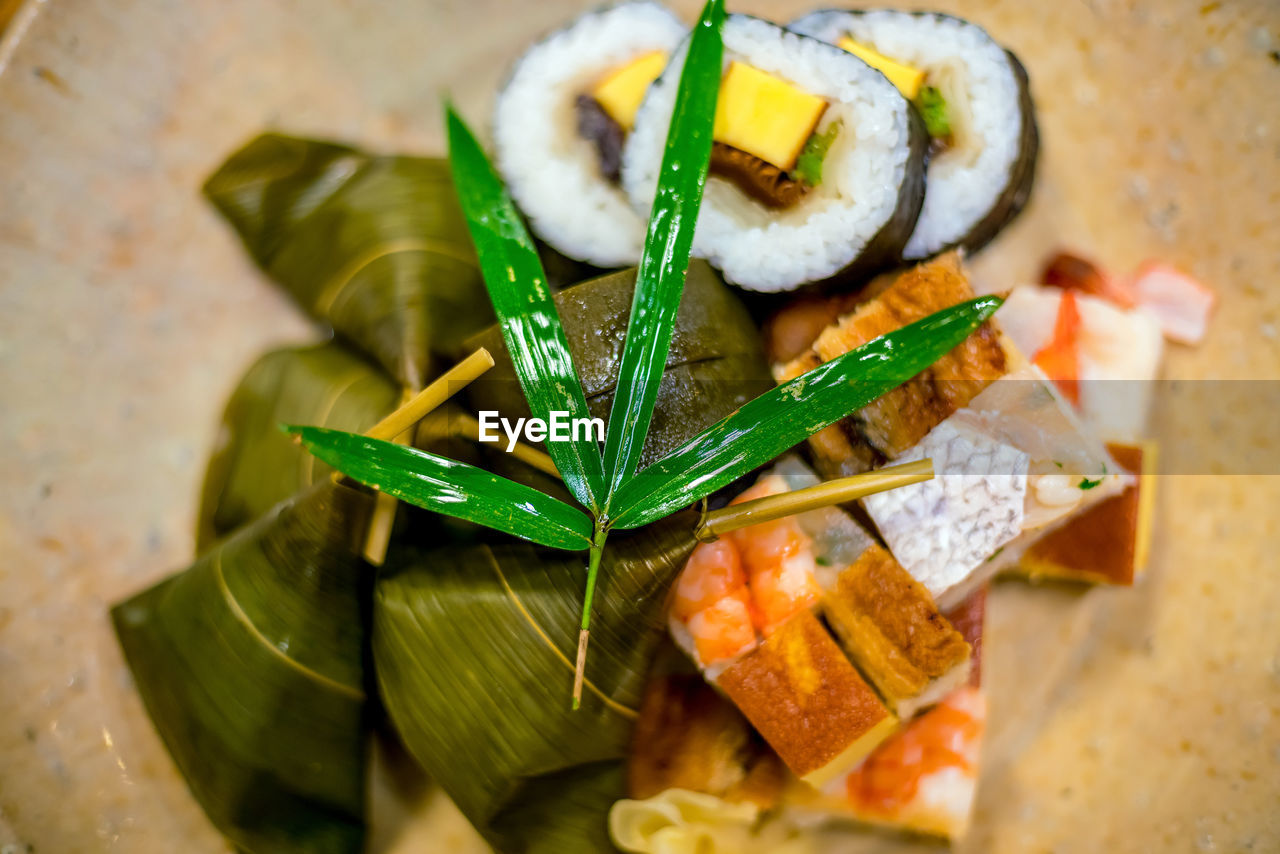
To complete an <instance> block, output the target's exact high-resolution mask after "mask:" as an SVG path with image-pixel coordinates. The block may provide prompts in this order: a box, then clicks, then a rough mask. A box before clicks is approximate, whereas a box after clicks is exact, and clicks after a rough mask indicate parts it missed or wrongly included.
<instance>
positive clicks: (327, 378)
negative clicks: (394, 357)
mask: <svg viewBox="0 0 1280 854" xmlns="http://www.w3.org/2000/svg"><path fill="white" fill-rule="evenodd" d="M399 399H400V389H399V387H398V386H397V385H396V384H395V383H394V382H393V381H392V380H391V378H390V377H388V376H387V375H386V374H384V373H382V372H381V371H379V370H378V369H377V368H376V367H374V366H373V365H372V364H370V363H369V362H367V361H365V360H364V359H362V358H360V357H359V356H357V355H355V354H354V353H351V352H350V351H348V350H347V349H346V348H344V347H343V346H342V345H341V344H339V343H337V342H329V343H326V344H321V345H318V346H312V347H290V348H285V349H281V350H275V351H273V352H270V353H267V354H266V355H265V356H263V357H262V358H260V359H258V361H257V362H255V363H254V364H253V366H252V367H250V368H249V370H248V372H247V373H246V374H245V375H244V377H243V378H242V379H241V380H240V383H239V385H237V386H236V390H235V391H234V392H233V393H232V395H231V399H230V400H229V401H228V402H227V407H226V409H225V410H224V411H223V415H222V427H221V430H220V433H219V436H218V443H217V447H216V448H215V449H214V452H213V455H212V457H211V458H210V459H209V466H208V468H207V469H206V470H205V478H204V488H203V491H202V496H201V502H200V515H199V521H198V523H197V528H196V552H197V553H200V552H203V551H204V550H205V549H206V548H208V546H209V545H211V544H212V543H213V542H214V541H215V540H217V539H219V538H221V537H224V536H226V535H227V534H229V533H230V532H231V531H233V530H235V529H237V528H239V527H240V526H241V525H245V524H248V523H249V522H252V521H253V520H254V519H257V518H258V517H259V516H261V515H262V514H264V513H266V512H267V511H268V510H270V509H271V508H272V507H274V506H276V505H277V504H279V503H280V502H281V501H284V500H285V499H286V498H289V497H290V496H292V495H294V494H295V493H297V492H298V491H299V490H301V489H303V488H305V487H308V486H310V485H311V484H313V483H318V482H320V481H321V480H323V479H324V478H326V477H328V476H329V475H330V474H331V473H332V469H331V468H330V467H329V466H327V465H326V464H324V463H322V462H320V461H319V460H317V459H316V458H315V457H314V456H312V455H311V454H309V453H307V452H306V451H305V450H303V448H302V447H301V446H300V445H298V443H296V442H294V441H293V440H292V438H291V437H290V436H288V435H286V434H285V433H283V432H282V431H281V430H280V429H279V427H280V425H282V424H312V425H315V426H318V427H330V428H333V429H335V430H348V431H351V432H354V433H363V432H364V431H365V430H368V429H369V428H370V427H372V426H373V425H374V424H376V423H377V422H378V421H379V419H381V418H382V417H383V416H385V415H387V414H388V413H390V412H391V411H392V410H393V409H394V408H395V406H396V404H397V402H398V401H399Z"/></svg>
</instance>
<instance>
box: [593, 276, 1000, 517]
mask: <svg viewBox="0 0 1280 854" xmlns="http://www.w3.org/2000/svg"><path fill="white" fill-rule="evenodd" d="M1003 302H1004V300H1003V299H1001V298H1000V297H995V296H988V297H978V298H976V299H971V300H968V301H966V302H962V303H959V304H957V305H953V306H951V307H950V308H946V309H943V310H942V311H939V312H937V313H935V314H931V315H929V316H928V317H926V318H924V319H923V320H918V321H916V322H915V323H912V324H910V325H908V326H904V327H902V328H901V329H899V330H897V331H895V332H890V333H889V334H887V335H883V336H881V337H879V338H876V339H874V340H872V341H869V342H867V343H866V344H863V345H862V346H861V347H857V348H855V349H853V350H850V351H849V352H848V353H845V354H844V355H842V356H840V357H838V358H836V359H833V360H831V361H830V362H826V363H825V364H822V365H819V366H818V367H816V368H814V369H813V370H811V371H809V372H808V373H805V374H802V375H800V376H798V377H796V378H795V379H793V380H791V381H790V382H786V383H783V384H782V385H780V386H778V387H777V388H775V389H773V390H771V391H769V392H766V393H765V394H762V395H760V396H759V397H757V398H756V399H755V400H752V401H751V402H749V403H747V404H746V405H744V406H743V407H742V408H741V409H739V410H738V411H737V412H735V413H733V414H732V415H730V416H729V417H728V418H725V419H724V420H722V421H720V422H719V423H718V424H715V425H713V426H712V427H710V428H708V429H707V430H705V431H703V432H702V433H701V434H700V435H698V436H695V437H694V438H693V439H690V440H689V441H688V442H686V443H685V444H684V445H683V446H681V447H680V448H678V449H676V450H675V451H673V452H672V453H670V454H668V455H667V456H666V457H664V458H663V459H661V460H659V461H658V462H656V463H654V464H653V465H651V466H649V467H648V468H647V469H645V470H644V471H643V472H641V473H640V474H638V475H636V476H635V477H634V478H632V479H631V480H630V481H628V482H627V483H626V484H625V485H624V486H623V487H622V489H620V490H619V491H618V494H617V495H616V496H615V498H614V506H615V516H614V518H613V526H614V527H615V528H624V529H625V528H637V527H639V526H641V525H646V524H648V523H649V522H652V521H654V520H656V519H661V518H662V517H663V516H667V515H669V514H670V513H672V512H674V511H675V510H677V509H679V508H682V507H687V506H688V505H689V504H691V503H692V502H694V501H697V500H698V499H699V498H702V497H704V496H706V495H709V494H711V493H712V492H714V491H715V490H717V489H719V488H720V487H722V486H725V485H726V484H729V483H732V482H733V481H734V480H736V479H737V478H739V477H741V476H742V475H744V474H746V473H747V472H749V471H751V470H752V469H755V468H757V467H758V466H760V465H763V464H764V463H766V462H768V461H769V460H772V459H773V458H774V457H776V456H778V455H779V454H781V453H782V452H784V451H786V450H787V449H788V448H791V447H792V446H794V445H796V444H798V443H800V442H802V441H804V440H805V439H806V438H808V437H809V436H811V435H813V434H814V433H816V432H818V431H819V430H821V429H823V428H825V427H827V426H829V425H831V424H834V423H835V422H837V421H839V420H840V419H841V418H844V417H846V416H847V415H848V414H849V413H850V412H853V411H855V410H857V409H861V408H862V407H864V406H866V405H867V404H868V403H871V402H872V401H873V400H875V399H876V398H878V397H880V396H882V395H883V394H885V393H886V392H888V391H891V390H892V389H893V388H895V387H897V386H899V385H901V384H902V383H903V382H905V381H906V380H907V379H908V378H910V377H913V376H915V375H916V374H918V373H920V372H921V371H923V370H924V369H925V368H927V367H928V366H929V365H931V364H933V363H934V362H936V361H937V360H938V359H939V358H941V357H942V356H943V355H945V354H946V353H947V352H949V351H950V350H951V349H952V348H954V347H955V346H956V345H957V344H959V343H960V342H961V341H963V340H964V339H965V338H967V337H968V336H969V334H970V333H971V332H973V330H975V329H977V328H978V326H980V325H981V324H982V322H983V321H984V320H986V319H987V318H988V317H990V316H991V315H992V314H993V313H994V312H995V310H996V309H997V308H999V307H1000V305H1001V304H1002V303H1003Z"/></svg>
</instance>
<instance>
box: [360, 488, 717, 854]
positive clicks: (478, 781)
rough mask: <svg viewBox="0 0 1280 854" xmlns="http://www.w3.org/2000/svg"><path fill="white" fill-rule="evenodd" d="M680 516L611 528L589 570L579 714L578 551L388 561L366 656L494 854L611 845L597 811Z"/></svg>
mask: <svg viewBox="0 0 1280 854" xmlns="http://www.w3.org/2000/svg"><path fill="white" fill-rule="evenodd" d="M696 519H697V517H696V514H695V513H694V512H693V511H686V512H684V513H681V514H677V515H676V516H673V517H671V518H669V519H666V520H663V521H662V522H659V523H656V524H654V525H651V526H649V527H647V528H643V529H640V530H638V531H635V532H619V533H615V534H614V535H613V536H612V537H610V540H609V548H608V549H606V550H605V552H604V558H603V563H602V565H601V568H600V580H599V586H598V588H597V591H596V606H595V617H594V619H593V620H592V625H591V655H590V656H589V657H588V659H587V668H586V682H585V690H584V691H583V697H582V707H581V708H580V709H578V710H577V711H574V710H572V709H571V708H570V704H569V696H570V690H571V688H572V685H573V676H574V660H573V656H574V650H575V648H576V647H577V642H578V630H579V620H580V618H581V603H582V585H583V579H584V577H585V574H586V572H585V570H586V567H585V557H584V555H582V554H574V553H564V552H553V551H548V550H543V549H538V548H535V547H533V546H530V545H527V544H523V543H516V542H514V541H511V542H508V543H505V544H500V545H483V546H474V547H470V548H463V549H458V548H444V549H436V550H432V551H422V550H408V549H401V550H399V551H398V552H397V551H393V554H392V555H391V556H390V557H389V558H388V562H387V565H386V567H385V569H384V573H383V576H382V577H381V578H380V579H379V581H378V587H377V590H376V592H375V595H374V632H373V654H374V664H375V671H376V673H377V677H378V684H379V689H380V692H381V695H382V698H383V703H384V704H385V706H386V708H387V711H388V712H389V713H390V715H391V719H392V722H393V723H394V724H395V727H396V729H397V731H398V732H399V733H400V736H401V738H402V739H403V740H404V742H405V744H406V745H407V747H408V748H409V751H410V752H411V753H412V754H413V756H414V757H415V758H416V759H417V760H418V762H419V763H421V764H422V766H423V767H424V768H425V769H426V770H427V772H428V773H429V774H430V775H431V776H432V777H433V778H434V779H435V780H436V781H437V782H438V783H439V784H440V785H441V786H443V787H444V789H445V791H446V792H447V793H448V795H449V796H450V797H451V798H452V799H453V801H454V802H455V803H456V804H457V805H458V806H459V807H460V808H461V810H462V812H463V813H464V814H465V815H466V816H467V818H468V819H469V820H470V821H471V822H472V823H473V824H474V825H475V826H476V828H477V829H479V830H480V832H481V833H483V834H484V836H485V837H486V838H487V839H488V841H489V842H490V843H491V844H493V845H494V846H495V847H496V848H497V849H498V850H499V851H504V852H505V851H521V852H546V853H547V854H572V852H579V851H581V852H595V851H612V850H613V848H612V846H611V844H610V843H609V841H608V833H607V827H606V815H607V813H608V810H609V807H610V805H611V804H612V803H613V801H615V800H617V799H618V798H619V797H621V796H623V793H624V792H625V785H624V770H623V764H624V759H625V756H626V753H627V749H628V744H629V740H630V737H631V729H632V725H633V723H634V721H635V719H636V715H637V709H638V708H639V703H640V698H641V693H642V691H643V688H644V680H645V676H646V674H647V671H648V667H649V664H650V660H651V657H652V655H653V653H654V651H655V650H656V649H657V646H658V644H659V643H660V642H661V640H662V631H663V611H664V608H663V605H664V602H665V598H666V594H667V589H668V586H669V584H670V582H671V580H672V579H673V578H674V577H675V575H676V573H678V572H679V569H680V567H681V566H682V565H683V563H684V561H685V560H686V559H687V557H688V555H689V553H690V552H691V551H692V549H693V545H694V540H693V529H694V525H695V523H696Z"/></svg>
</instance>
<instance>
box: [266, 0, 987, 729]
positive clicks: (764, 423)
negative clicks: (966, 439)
mask: <svg viewBox="0 0 1280 854" xmlns="http://www.w3.org/2000/svg"><path fill="white" fill-rule="evenodd" d="M723 18H724V9H723V0H709V2H708V3H707V5H706V7H705V8H704V10H703V13H702V17H701V19H700V21H699V24H698V26H697V27H695V29H694V33H693V36H692V38H691V42H690V48H689V51H688V54H687V56H686V61H685V66H684V68H683V69H682V75H681V81H680V82H681V93H680V95H679V96H678V106H677V115H676V117H675V118H673V121H672V127H671V131H670V135H669V137H668V148H667V154H666V156H665V157H664V171H663V177H662V179H661V181H660V187H659V191H658V194H657V196H656V197H655V202H654V207H653V220H654V221H653V222H651V223H650V227H649V231H648V239H647V243H646V249H645V254H644V259H645V261H644V263H643V265H642V267H641V270H640V271H639V278H638V281H637V287H636V294H635V297H634V298H633V303H632V314H631V326H629V328H628V332H627V340H626V345H625V350H624V354H623V361H622V366H621V373H620V378H619V382H618V385H617V388H618V391H617V396H616V397H615V401H614V407H613V412H612V413H611V415H613V416H616V417H611V419H610V424H609V428H608V431H607V438H606V454H605V457H604V458H602V457H601V454H600V449H599V447H598V446H597V445H596V444H595V443H594V442H592V441H591V440H589V439H583V440H579V441H574V442H549V443H548V450H549V451H550V454H551V457H552V459H553V461H554V463H555V467H556V469H557V470H558V471H559V472H560V474H561V476H562V477H563V479H564V481H565V484H566V485H567V486H568V487H569V489H570V491H571V493H572V494H573V496H574V497H575V498H576V499H577V500H578V501H579V502H580V503H581V504H582V505H583V506H584V507H586V508H587V509H588V513H583V512H582V511H581V510H579V509H576V508H573V507H571V506H569V505H567V504H565V503H563V502H561V501H558V500H556V499H554V498H551V497H550V496H548V495H546V494H545V493H542V492H539V491H537V490H534V489H531V488H529V487H525V486H523V485H521V484H517V483H514V482H512V481H509V480H506V479H505V478H501V477H497V476H495V475H491V474H489V473H487V472H484V471H482V470H480V469H476V468H474V467H472V466H467V465H464V464H462V463H457V462H454V461H452V460H448V459H445V458H443V457H438V456H436V455H433V454H429V453H426V452H423V451H419V450H415V449H412V448H405V447H401V446H397V445H393V444H390V443H387V442H377V441H375V440H371V439H367V438H365V437H362V436H356V435H352V434H340V433H335V432H334V431H327V430H321V429H318V428H292V431H293V432H296V433H299V434H300V436H301V438H302V440H303V442H304V444H306V446H307V447H308V448H309V449H311V450H312V452H313V453H315V454H316V455H317V456H319V457H320V458H321V459H323V460H325V461H326V462H328V463H329V464H330V465H332V466H333V467H334V468H337V469H338V470H340V471H343V472H345V473H346V474H347V475H349V476H351V477H353V478H354V479H356V480H359V481H361V482H364V483H366V484H369V485H372V486H375V487H377V488H380V489H383V490H384V491H386V492H388V493H389V494H392V495H395V496H397V497H399V498H401V499H403V500H406V501H409V502H410V503H413V504H417V505H418V506H421V507H425V508H427V509H430V510H435V511H437V512H440V513H443V514H446V515H451V516H456V517H459V518H463V519H469V520H471V521H474V522H477V523H479V524H482V525H487V526H489V527H491V528H495V529H497V530H500V531H503V532H506V533H509V534H512V535H514V536H517V537H522V538H524V539H527V540H531V541H533V542H536V543H540V544H543V545H547V546H552V547H555V548H562V549H570V550H581V549H587V550H588V561H587V567H586V574H587V581H586V590H585V595H584V601H583V612H582V623H581V631H580V634H579V643H578V656H577V659H578V660H577V668H576V670H577V672H576V674H575V689H574V701H573V705H574V708H577V707H578V702H579V696H580V692H581V687H582V675H583V667H584V662H585V659H586V651H587V641H588V638H589V624H590V616H591V606H592V598H593V595H594V591H595V582H596V576H597V573H598V571H599V567H600V566H601V557H602V555H603V553H604V548H605V541H606V539H607V537H608V534H609V532H610V531H611V530H612V529H613V528H635V527H640V526H642V525H645V524H648V523H650V522H653V521H656V520H658V519H660V518H662V517H664V516H667V515H670V514H671V513H673V512H675V511H676V510H679V509H681V508H683V507H685V506H687V505H689V504H691V503H693V502H694V501H696V500H697V499H699V498H702V497H705V496H706V495H708V494H709V493H711V492H713V491H714V490H716V489H718V488H720V487H722V486H724V485H726V484H728V483H730V482H731V481H733V480H735V479H736V478H738V477H740V476H742V475H744V474H746V473H748V472H749V471H751V470H752V469H755V468H757V467H759V466H760V465H763V464H764V463H766V462H768V461H770V460H772V459H774V458H775V457H777V456H778V455H779V454H781V453H782V452H784V451H786V450H787V449H789V448H791V447H792V446H794V445H796V444H798V443H800V442H801V441H803V440H804V439H806V438H807V437H808V436H810V435H812V434H813V433H815V432H817V431H818V430H821V429H823V428H824V427H826V426H829V425H830V424H832V423H834V422H836V421H838V420H840V419H841V418H844V417H846V416H848V415H849V414H850V413H852V412H854V411H856V410H857V409H860V408H861V407H863V406H866V405H867V404H869V403H870V402H872V401H873V400H875V399H876V398H878V397H880V396H882V395H883V394H885V393H886V392H888V391H890V390H892V389H893V388H895V387H896V386H898V385H900V384H901V383H903V382H905V381H907V380H908V379H910V378H911V377H913V376H915V375H916V374H918V373H920V371H922V370H924V369H925V368H926V367H928V366H929V365H930V364H932V363H933V362H935V361H936V360H937V359H938V358H939V357H941V356H942V355H944V354H945V353H947V352H948V351H950V350H951V349H952V348H953V347H955V346H956V345H957V344H959V343H960V342H961V341H962V340H963V339H964V338H965V337H967V336H968V335H969V334H970V333H971V332H972V331H973V330H974V329H976V328H977V327H978V326H979V325H980V324H981V323H982V322H983V321H984V320H986V319H987V318H988V317H989V316H990V315H991V314H992V313H993V312H994V311H995V309H996V308H998V307H999V305H1000V304H1001V300H1000V299H999V298H997V297H983V298H980V299H975V300H970V301H968V302H966V303H961V304H959V305H956V306H952V307H951V308H949V309H945V310H943V311H941V312H938V313H937V314H934V315H931V316H930V317H927V318H925V319H924V320H921V321H918V322H917V323H914V324H911V325H910V326H907V327H904V328H902V329H900V330H898V331H896V332H893V333H890V334H888V335H885V336H882V337H881V338H878V339H876V340H874V341H871V342H869V343H867V344H865V345H863V346H861V347H859V348H857V349H855V350H853V351H851V352H849V353H846V354H845V355H843V356H841V357H839V358H837V359H835V360H833V361H831V362H828V363H826V364H824V365H822V366H819V367H818V368H815V369H814V370H812V371H810V372H808V373H807V374H804V375H803V376H801V377H798V378H796V379H794V380H791V381H790V382H788V383H786V384H784V385H782V386H780V387H778V388H776V389H773V390H772V391H771V392H768V393H766V394H764V395H762V396H761V397H759V398H756V399H755V400H753V401H751V402H750V403H747V404H746V405H744V406H743V407H742V408H741V409H739V410H738V411H737V412H735V413H734V414H732V415H730V416H729V417H728V418H725V419H724V420H722V421H720V422H719V423H718V424H716V425H714V426H712V427H711V428H709V429H708V430H706V431H704V432H703V433H702V434H700V435H699V436H697V437H695V438H694V439H692V440H690V441H689V442H687V443H686V444H685V445H684V446H682V447H681V448H679V449H677V450H676V451H674V452H673V453H671V454H668V455H667V456H666V457H665V458H664V459H662V460H660V461H659V462H657V463H656V464H654V465H652V466H650V467H649V468H647V469H646V470H645V471H644V472H641V473H639V474H637V473H636V472H635V468H636V465H637V460H638V458H639V455H640V452H641V450H642V448H643V446H644V442H645V439H646V435H647V432H648V428H649V422H650V420H651V418H652V414H653V407H654V401H655V393H656V389H657V386H658V381H659V380H660V379H661V371H662V369H663V367H664V365H665V362H666V357H667V354H668V350H669V347H670V338H671V334H672V326H673V320H674V317H675V315H676V313H677V311H678V308H679V303H680V298H681V295H682V291H683V287H684V276H685V273H686V270H687V265H688V255H689V247H690V245H691V242H692V238H693V231H694V225H695V222H696V220H697V212H698V207H699V204H700V201H701V194H702V188H703V185H704V184H705V181H706V158H707V156H708V155H709V148H710V139H709V137H710V129H709V128H710V115H713V114H714V105H715V99H716V94H717V90H718V81H719V75H718V71H719V66H720V62H721V57H722V51H723V45H722V42H721V35H720V25H721V23H722V22H723ZM699 105H701V106H700V107H699ZM699 109H701V110H702V111H703V113H702V115H700V116H699V115H698V110H699ZM682 111H684V112H682ZM699 119H701V120H699ZM447 123H448V130H449V142H450V163H451V166H452V169H453V173H454V179H455V183H456V186H457V190H458V194H459V197H460V199H461V201H462V207H463V210H464V212H465V213H466V215H467V219H468V227H469V228H470V230H471V233H472V236H473V239H474V240H475V242H476V248H477V251H478V254H479V258H480V263H481V268H482V271H483V273H484V278H485V281H486V283H487V285H488V288H489V292H490V297H491V299H492V301H493V304H494V308H495V311H496V313H497V314H498V317H499V321H500V328H501V330H502V335H503V339H504V341H505V342H506V345H507V348H508V350H509V351H510V354H511V358H512V361H513V364H514V365H515V368H516V373H517V375H518V376H519V378H520V383H521V387H522V388H523V390H524V392H525V396H526V398H527V399H528V402H529V405H530V409H531V410H532V412H533V414H534V415H535V416H536V417H540V418H544V419H546V420H550V413H551V412H552V411H564V412H567V413H569V415H570V417H585V416H586V415H587V414H588V412H587V408H586V402H585V396H584V394H583V390H582V385H581V383H580V381H579V379H578V376H577V373H576V371H575V369H574V365H573V360H572V357H571V355H570V353H569V350H568V345H567V341H566V339H565V335H564V331H563V329H562V327H561V325H560V318H559V315H558V314H557V312H556V309H555V304H554V302H553V301H552V299H551V295H550V291H549V288H548V286H547V282H546V279H545V276H544V275H543V271H542V266H541V263H540V262H539V260H538V257H537V253H536V251H535V249H534V247H533V243H532V241H531V240H530V238H529V235H528V232H527V231H526V230H525V228H524V225H523V224H522V222H521V220H520V218H519V216H518V214H517V213H516V210H515V206H514V203H513V202H512V201H511V199H510V197H509V196H508V195H507V193H506V190H505V188H504V186H503V184H502V182H501V180H500V179H499V178H498V176H497V174H496V173H495V172H494V170H493V167H492V165H491V164H490V163H489V160H488V159H487V157H486V156H485V154H484V152H483V150H482V149H481V148H480V146H479V144H478V143H477V141H476V139H475V137H474V136H473V135H472V133H471V131H470V130H469V129H468V128H467V127H466V125H465V124H464V123H463V122H462V120H461V119H460V118H459V117H458V116H457V115H456V113H454V111H453V110H452V109H449V110H448V112H447ZM677 166H678V168H676V167H677ZM672 173H676V174H672ZM679 173H683V174H679ZM619 399H621V402H619ZM614 422H616V423H614ZM606 462H607V472H606ZM588 514H589V515H588Z"/></svg>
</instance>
